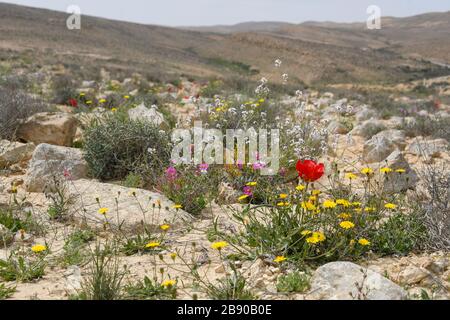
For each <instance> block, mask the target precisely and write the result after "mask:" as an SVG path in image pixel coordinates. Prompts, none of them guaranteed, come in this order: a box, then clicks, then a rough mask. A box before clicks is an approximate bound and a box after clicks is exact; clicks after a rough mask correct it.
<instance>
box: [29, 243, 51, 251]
mask: <svg viewBox="0 0 450 320" xmlns="http://www.w3.org/2000/svg"><path fill="white" fill-rule="evenodd" d="M46 250H47V247H46V246H44V245H42V244H37V245H35V246H32V247H31V251H33V252H34V253H40V252H44V251H46Z"/></svg>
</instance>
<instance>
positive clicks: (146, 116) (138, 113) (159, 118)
mask: <svg viewBox="0 0 450 320" xmlns="http://www.w3.org/2000/svg"><path fill="white" fill-rule="evenodd" d="M128 116H129V117H130V119H131V120H141V121H148V122H151V123H153V124H155V125H160V124H161V123H163V122H164V116H163V115H162V113H160V112H158V111H157V110H156V108H150V109H149V108H147V107H146V106H145V105H144V104H143V103H142V104H140V105H138V106H137V107H135V108H133V109H130V110H128Z"/></svg>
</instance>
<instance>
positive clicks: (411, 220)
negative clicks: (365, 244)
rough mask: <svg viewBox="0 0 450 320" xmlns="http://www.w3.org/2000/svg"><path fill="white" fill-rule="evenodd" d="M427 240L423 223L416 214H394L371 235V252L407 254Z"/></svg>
mask: <svg viewBox="0 0 450 320" xmlns="http://www.w3.org/2000/svg"><path fill="white" fill-rule="evenodd" d="M426 238H427V232H426V229H425V226H424V224H423V221H422V220H421V219H420V217H419V216H418V215H417V214H416V213H411V214H405V213H402V212H398V213H395V214H394V215H392V216H391V217H389V218H388V219H387V221H385V222H384V223H383V224H382V225H381V226H380V228H379V229H378V230H377V232H376V233H374V235H373V239H374V241H373V243H374V247H373V250H374V251H376V252H378V253H381V254H386V255H390V254H402V255H404V254H408V253H409V252H411V251H413V250H415V249H418V248H420V246H421V245H422V244H423V242H424V241H425V240H426Z"/></svg>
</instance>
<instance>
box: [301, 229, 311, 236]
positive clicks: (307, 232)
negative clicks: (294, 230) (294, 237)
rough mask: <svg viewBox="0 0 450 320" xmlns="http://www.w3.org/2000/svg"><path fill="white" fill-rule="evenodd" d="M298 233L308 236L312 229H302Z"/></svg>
mask: <svg viewBox="0 0 450 320" xmlns="http://www.w3.org/2000/svg"><path fill="white" fill-rule="evenodd" d="M300 234H301V235H302V236H309V235H310V234H312V231H309V230H303V231H302V232H301V233H300Z"/></svg>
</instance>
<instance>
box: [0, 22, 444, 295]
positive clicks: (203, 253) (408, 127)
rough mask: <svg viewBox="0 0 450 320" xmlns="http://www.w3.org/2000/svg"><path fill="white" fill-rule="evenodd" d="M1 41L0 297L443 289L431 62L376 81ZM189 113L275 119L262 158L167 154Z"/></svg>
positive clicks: (439, 139) (222, 119)
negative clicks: (164, 69) (75, 55)
mask: <svg viewBox="0 0 450 320" xmlns="http://www.w3.org/2000/svg"><path fill="white" fill-rule="evenodd" d="M183 32H186V33H187V31H183ZM202 37H203V36H202ZM261 37H263V38H264V37H265V36H262V35H261ZM256 39H258V38H256ZM233 41H236V40H233ZM255 41H256V40H255ZM348 50H349V49H348ZM1 52H2V54H1V57H2V59H1V60H0V71H1V73H0V85H1V87H0V138H1V140H0V179H1V180H0V299H72V300H122V299H124V300H127V299H137V300H168V299H213V300H219V299H220V300H223V299H227V300H252V299H283V300H292V299H295V300H303V299H308V300H309V299H393V300H401V299H449V293H448V292H449V288H450V268H449V263H450V261H449V258H450V256H449V249H450V232H449V230H450V229H449V226H450V216H449V214H450V212H449V192H450V191H449V190H450V185H449V183H450V178H449V177H450V176H449V166H448V164H449V161H450V153H449V139H450V137H449V134H448V128H449V126H448V124H449V121H450V120H449V119H450V116H449V108H450V105H449V104H448V102H446V101H448V92H449V88H450V78H449V77H448V76H444V77H441V76H442V74H441V73H442V72H444V71H443V70H438V71H436V70H435V71H436V74H432V75H429V76H430V79H431V80H430V79H428V80H429V81H428V82H426V81H424V82H423V84H421V86H420V87H418V85H417V83H415V81H416V79H411V80H410V81H407V82H405V83H399V84H398V86H396V87H395V89H392V90H390V89H389V88H390V87H391V86H393V85H391V84H386V83H384V82H383V83H382V84H379V85H376V86H373V85H372V84H365V85H364V84H358V88H356V87H353V86H350V87H349V86H347V85H345V83H344V84H342V86H336V85H335V83H333V82H332V81H330V82H329V83H328V82H327V81H326V79H325V80H324V81H320V82H319V83H317V84H315V85H314V84H309V85H306V84H305V83H304V82H303V81H300V80H299V79H300V78H301V77H300V75H298V77H297V76H296V75H295V74H292V73H291V74H289V75H288V74H287V71H286V70H289V65H287V64H288V62H286V61H284V60H283V59H282V58H281V57H280V58H276V59H273V60H274V61H271V63H270V64H268V65H264V66H263V67H261V68H254V67H253V65H251V64H248V63H244V62H239V61H237V60H236V59H234V58H232V57H230V58H227V59H224V58H209V59H208V60H207V64H209V65H212V66H213V67H215V68H219V69H220V68H225V69H229V70H228V71H227V72H229V71H230V72H232V73H234V74H233V76H226V74H225V73H224V76H222V77H218V76H216V75H214V76H211V75H210V77H203V78H197V77H195V76H192V77H188V76H178V75H177V76H175V77H174V78H172V79H170V80H169V79H168V78H166V77H157V76H156V75H157V73H154V74H153V76H154V77H155V78H157V79H153V78H152V77H151V76H148V75H147V74H145V73H144V72H141V73H140V72H137V70H128V69H125V70H124V69H121V68H117V66H111V65H109V64H110V63H111V60H107V61H108V62H107V63H105V65H103V66H102V67H101V68H92V69H91V70H90V71H86V70H85V69H84V70H80V68H77V67H76V62H77V61H75V62H73V64H70V63H66V64H60V63H59V61H57V62H55V63H54V64H45V63H44V64H42V65H40V64H39V63H35V62H33V61H30V58H29V55H30V53H29V52H26V51H22V52H16V51H14V50H11V51H1ZM378 54H381V53H377V55H378ZM385 54H389V53H385ZM42 59H44V58H42ZM42 61H44V60H42ZM287 61H289V59H288V60H287ZM267 70H270V71H268V72H267V78H266V77H265V75H266V74H265V73H264V72H265V71H267ZM433 70H434V69H433ZM433 70H431V71H430V72H432V71H433ZM434 76H436V77H437V76H439V81H438V82H433V81H432V77H434ZM332 78H333V81H334V80H336V79H339V76H338V75H333V77H332ZM400 78H401V79H404V78H405V77H404V75H401V77H400ZM348 79H351V77H346V78H345V79H344V80H348ZM391 80H392V79H391ZM436 81H437V80H436ZM446 99H447V100H446ZM199 121H201V123H202V125H203V127H204V128H209V129H216V130H218V131H220V132H224V131H226V130H227V129H241V130H244V131H246V130H248V129H251V128H258V129H259V128H263V129H267V130H279V133H280V134H279V151H280V153H279V167H278V168H276V170H275V171H273V172H272V174H270V175H264V174H261V172H262V170H264V169H266V168H268V167H270V163H266V162H265V159H263V158H262V157H260V156H261V155H260V154H259V152H258V154H251V151H250V150H249V149H248V148H247V149H246V153H245V156H246V158H245V160H244V161H238V160H236V159H235V160H234V162H233V163H229V164H217V163H206V162H202V163H179V162H176V161H174V159H173V157H172V151H173V149H174V146H175V144H176V143H177V141H174V139H172V135H173V133H174V132H175V130H179V129H183V130H186V132H188V133H190V134H192V135H194V134H195V133H194V125H195V123H196V122H199ZM202 139H203V137H202ZM246 139H247V140H246V141H245V145H248V144H249V139H250V138H249V137H247V138H246ZM207 143H208V141H203V140H202V141H201V144H202V145H204V144H207ZM190 148H191V146H189V149H190ZM237 149H238V147H237V146H236V145H233V146H232V147H231V148H228V146H227V148H225V150H224V153H225V155H226V154H232V155H234V154H235V153H237V151H238V150H237ZM272 151H273V150H272ZM250 159H254V161H252V160H250ZM342 275H345V277H343V276H342ZM342 279H343V280H342ZM368 279H369V280H368Z"/></svg>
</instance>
